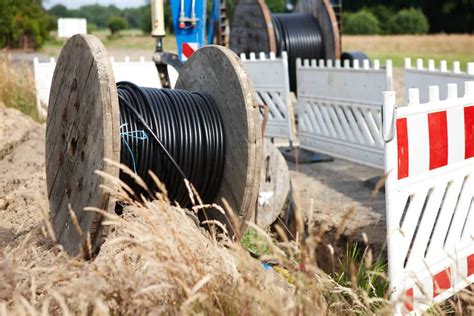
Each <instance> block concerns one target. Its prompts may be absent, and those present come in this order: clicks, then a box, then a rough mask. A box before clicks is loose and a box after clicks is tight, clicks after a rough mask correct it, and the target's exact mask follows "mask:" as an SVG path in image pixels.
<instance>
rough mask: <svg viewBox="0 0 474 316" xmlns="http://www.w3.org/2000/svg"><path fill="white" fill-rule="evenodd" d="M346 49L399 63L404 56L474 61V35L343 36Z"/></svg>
mask: <svg viewBox="0 0 474 316" xmlns="http://www.w3.org/2000/svg"><path fill="white" fill-rule="evenodd" d="M342 47H343V50H344V51H350V50H359V51H363V52H366V53H367V54H368V55H369V57H371V58H379V59H388V58H390V59H392V60H393V61H394V65H395V66H397V67H401V66H403V58H405V57H411V58H425V59H430V58H432V59H435V60H437V61H439V60H443V59H445V60H448V61H449V62H452V61H455V60H459V61H460V62H461V63H462V67H463V68H464V69H465V67H466V63H467V62H469V61H474V36H473V35H468V34H452V35H448V34H437V35H389V36H381V35H380V36H362V35H356V36H350V35H344V36H342Z"/></svg>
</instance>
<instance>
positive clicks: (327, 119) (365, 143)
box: [296, 60, 392, 169]
mask: <svg viewBox="0 0 474 316" xmlns="http://www.w3.org/2000/svg"><path fill="white" fill-rule="evenodd" d="M296 76H297V86H298V136H299V141H300V144H301V147H303V148H305V149H309V150H313V151H317V152H322V153H325V154H329V155H332V156H336V157H340V158H343V159H347V160H351V161H354V162H357V163H360V164H364V165H369V166H372V167H376V168H380V169H383V166H384V160H383V156H384V143H383V140H382V138H381V136H380V129H381V125H382V119H381V110H382V105H383V91H386V90H391V89H392V63H391V61H390V60H388V61H387V62H386V66H385V68H384V69H382V68H381V67H380V62H379V61H378V60H374V61H373V64H372V65H370V63H369V61H368V60H364V62H363V64H362V66H361V65H359V62H358V61H357V60H355V61H354V65H353V67H352V68H351V67H350V65H349V61H345V62H344V65H341V62H340V61H339V60H336V61H335V62H334V64H333V61H332V60H327V61H324V60H320V61H319V64H318V63H317V62H316V60H312V61H311V64H310V62H309V60H305V61H304V64H302V63H301V60H298V61H297V75H296Z"/></svg>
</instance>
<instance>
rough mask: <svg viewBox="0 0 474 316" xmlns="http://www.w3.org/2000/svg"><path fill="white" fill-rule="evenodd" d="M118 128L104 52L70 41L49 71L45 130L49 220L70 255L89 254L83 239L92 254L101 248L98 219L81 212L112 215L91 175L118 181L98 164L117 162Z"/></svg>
mask: <svg viewBox="0 0 474 316" xmlns="http://www.w3.org/2000/svg"><path fill="white" fill-rule="evenodd" d="M119 125H120V118H119V104H118V96H117V89H116V87H115V79H114V75H113V72H112V66H111V65H110V61H109V58H108V57H107V52H106V50H105V47H104V46H103V45H102V43H101V42H100V41H99V40H98V39H97V38H96V37H94V36H91V35H76V36H73V37H72V38H70V39H69V40H68V41H67V43H66V45H65V46H64V47H63V49H62V50H61V54H60V55H59V58H58V62H57V64H56V68H55V70H54V75H53V82H52V85H51V92H50V95H49V107H48V118H47V125H46V183H47V188H48V198H49V208H50V217H51V221H52V224H53V227H54V232H55V235H56V238H57V239H58V241H59V243H60V244H61V245H62V246H63V247H64V250H66V252H68V253H69V254H71V255H76V254H78V253H80V252H81V251H83V250H85V249H88V248H89V247H84V246H85V245H86V241H87V238H89V237H88V235H89V236H90V241H91V246H92V251H95V250H96V249H97V247H98V246H99V245H100V242H101V236H102V233H103V230H102V226H101V225H100V223H101V220H102V216H101V215H100V214H98V213H96V212H90V211H84V208H85V207H88V206H92V207H98V208H100V209H103V210H107V211H113V209H114V206H113V205H110V204H112V203H109V195H108V194H107V193H106V192H104V191H103V190H102V189H101V186H102V185H107V181H106V180H105V179H104V178H102V177H100V176H98V175H97V174H95V170H102V171H104V172H107V173H109V174H111V175H112V176H116V177H118V175H119V171H118V169H117V168H114V167H112V166H110V165H107V164H105V163H104V159H106V158H108V159H111V160H114V161H120V126H119ZM70 212H74V214H75V216H76V218H77V222H78V224H79V226H80V230H79V229H78V227H77V226H76V225H74V223H73V218H72V217H71V215H70ZM84 254H85V255H90V253H89V254H87V252H86V253H84Z"/></svg>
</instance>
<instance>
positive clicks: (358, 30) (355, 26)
mask: <svg viewBox="0 0 474 316" xmlns="http://www.w3.org/2000/svg"><path fill="white" fill-rule="evenodd" d="M343 21H344V23H345V24H344V26H343V31H344V33H345V34H379V33H380V32H381V30H380V23H379V20H378V19H377V18H376V17H375V15H373V14H372V13H370V12H369V11H367V10H360V11H358V12H356V13H351V14H349V15H348V16H347V17H346V18H344V20H343Z"/></svg>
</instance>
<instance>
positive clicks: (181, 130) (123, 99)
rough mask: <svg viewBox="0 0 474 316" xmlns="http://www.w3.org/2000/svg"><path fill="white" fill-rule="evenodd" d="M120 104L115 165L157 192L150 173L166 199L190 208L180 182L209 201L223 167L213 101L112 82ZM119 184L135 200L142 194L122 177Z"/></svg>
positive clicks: (222, 147)
mask: <svg viewBox="0 0 474 316" xmlns="http://www.w3.org/2000/svg"><path fill="white" fill-rule="evenodd" d="M117 93H118V96H119V104H120V123H121V140H122V150H121V153H120V161H121V163H123V164H125V165H126V166H128V167H129V168H130V169H131V170H133V171H135V172H136V174H137V175H138V176H140V177H141V178H142V179H143V180H144V181H145V183H146V184H147V186H148V188H149V189H150V190H151V191H152V192H157V191H158V188H157V187H156V185H155V183H154V181H153V180H152V178H151V177H150V175H149V174H148V171H149V170H151V171H152V172H153V173H155V174H156V175H157V176H158V178H159V179H160V180H161V181H162V182H163V183H164V184H165V186H166V188H167V190H168V197H169V198H170V200H171V201H176V202H177V203H179V204H180V205H181V206H183V207H186V206H189V205H190V199H189V193H188V190H187V188H186V186H185V183H184V179H185V178H186V179H188V180H189V181H190V182H191V183H192V184H193V185H194V186H195V188H196V190H197V191H198V193H199V194H200V196H201V198H202V200H203V201H204V202H205V203H210V202H213V199H214V198H215V196H216V194H217V191H218V188H219V186H220V183H221V180H222V175H223V169H224V162H225V144H224V128H223V126H222V122H221V118H220V114H219V112H218V110H217V107H216V104H215V102H214V100H213V99H212V98H211V97H210V96H209V95H206V94H204V93H198V92H189V91H185V90H178V89H174V90H171V89H155V88H143V87H138V86H136V85H135V84H133V83H130V82H119V83H117ZM120 179H121V180H123V181H124V182H125V183H127V184H128V185H129V186H130V187H131V188H132V189H133V190H134V192H135V194H136V195H137V196H139V195H140V194H146V192H143V189H141V188H140V187H139V186H138V185H137V184H136V183H135V181H134V180H133V179H131V177H130V176H129V175H127V174H125V173H123V172H121V173H120Z"/></svg>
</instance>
